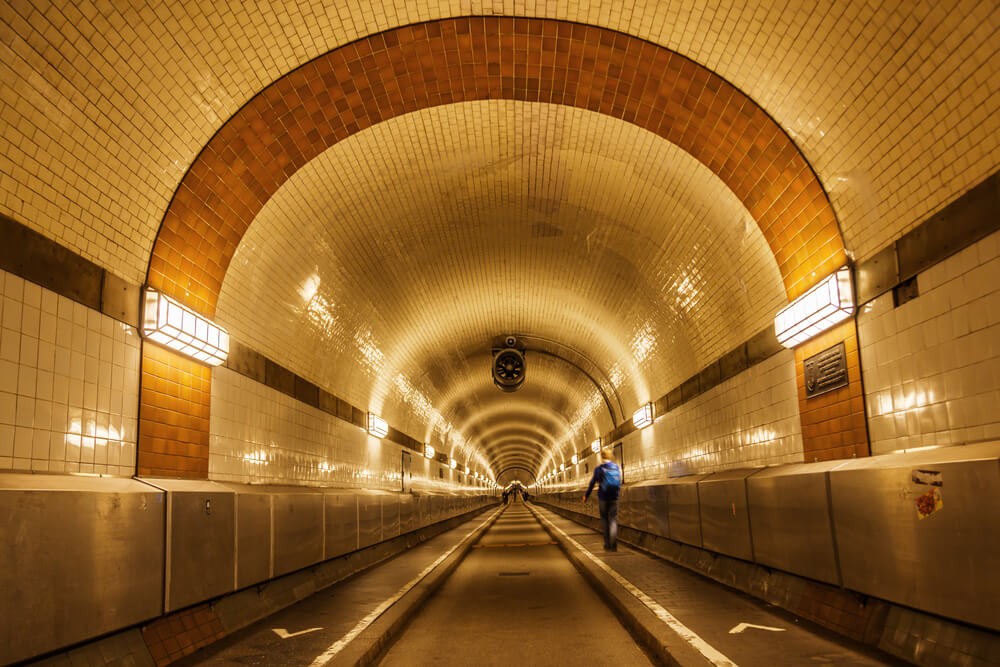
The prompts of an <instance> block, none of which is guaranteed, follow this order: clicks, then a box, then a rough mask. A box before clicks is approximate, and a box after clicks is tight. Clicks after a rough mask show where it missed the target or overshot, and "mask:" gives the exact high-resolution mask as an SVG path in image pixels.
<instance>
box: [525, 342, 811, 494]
mask: <svg viewBox="0 0 1000 667" xmlns="http://www.w3.org/2000/svg"><path fill="white" fill-rule="evenodd" d="M621 442H622V449H623V454H622V458H623V460H624V467H625V471H626V475H627V477H628V479H629V481H630V482H639V481H643V480H647V479H663V478H666V477H678V476H681V475H688V474H693V473H708V472H716V471H719V470H726V469H729V468H743V467H756V466H767V465H775V464H779V463H801V462H802V456H803V447H802V425H801V422H800V420H799V403H798V392H797V389H796V385H795V360H794V356H793V353H792V352H791V351H790V350H786V351H782V352H779V353H778V354H776V355H775V356H773V357H771V358H770V359H767V360H765V361H763V362H761V363H759V364H757V365H755V366H752V367H751V368H749V369H748V370H746V371H744V372H743V373H741V374H740V375H738V376H736V377H734V378H731V379H729V380H726V381H725V382H723V383H722V384H720V385H718V386H716V387H714V388H712V389H711V390H709V391H708V392H706V393H704V394H702V395H700V396H698V397H696V398H694V399H693V400H691V401H688V402H687V403H684V404H683V405H681V406H680V407H679V408H677V409H676V410H672V411H670V412H668V413H667V414H666V415H663V416H660V417H658V418H657V419H656V421H655V422H654V423H653V425H652V426H650V427H647V428H645V429H643V430H641V431H637V432H634V433H631V434H629V435H628V436H626V437H625V438H624V439H622V441H621ZM609 444H610V443H609ZM595 462H596V456H594V455H591V456H589V457H588V458H587V459H584V460H581V461H580V464H579V465H577V466H575V467H573V466H570V468H569V469H568V474H567V475H566V479H565V481H564V482H563V483H562V484H561V485H560V486H564V487H575V486H578V485H579V484H580V483H581V482H583V483H585V482H586V481H587V479H588V478H589V473H588V472H587V471H586V470H585V468H584V464H588V465H589V466H590V470H591V471H592V470H593V468H594V465H595ZM562 463H566V464H567V465H569V464H570V461H569V460H565V461H563V460H559V461H554V462H549V463H547V464H545V466H544V468H543V469H544V470H550V469H552V468H553V466H555V465H561V464H562Z"/></svg>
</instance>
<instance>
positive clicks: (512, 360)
mask: <svg viewBox="0 0 1000 667" xmlns="http://www.w3.org/2000/svg"><path fill="white" fill-rule="evenodd" d="M511 339H512V338H508V339H507V340H511ZM515 342H516V341H515ZM493 384H495V385H496V386H497V387H499V388H500V391H506V392H511V391H517V389H518V388H519V387H520V386H521V385H522V384H524V353H522V352H521V351H520V350H517V349H514V348H512V347H507V348H504V349H502V350H500V351H499V352H497V353H496V354H495V355H494V356H493Z"/></svg>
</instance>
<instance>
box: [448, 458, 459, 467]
mask: <svg viewBox="0 0 1000 667" xmlns="http://www.w3.org/2000/svg"><path fill="white" fill-rule="evenodd" d="M448 467H449V468H451V469H452V470H454V469H455V468H457V467H458V461H456V460H455V459H448Z"/></svg>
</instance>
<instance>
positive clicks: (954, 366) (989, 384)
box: [858, 232, 1000, 454]
mask: <svg viewBox="0 0 1000 667" xmlns="http://www.w3.org/2000/svg"><path fill="white" fill-rule="evenodd" d="M998 250H1000V232H998V233H995V234H993V235H991V236H989V237H987V238H986V239H983V240H982V241H980V242H978V243H976V244H975V245H973V246H970V247H969V248H966V249H965V250H962V251H961V252H959V253H958V254H956V255H954V256H952V257H950V258H948V259H946V260H945V261H943V262H941V263H939V264H937V265H935V266H934V267H932V268H930V269H928V270H927V271H925V272H923V273H921V274H920V275H919V276H918V277H917V284H918V287H919V291H920V296H919V297H917V298H916V299H914V300H912V301H909V302H907V303H905V304H903V305H902V306H900V307H898V308H894V307H893V299H892V294H885V295H883V296H880V297H879V298H877V299H875V300H874V301H872V302H871V303H869V304H867V305H866V306H864V307H863V308H862V309H861V312H860V313H859V316H858V322H859V337H860V344H861V367H862V370H863V372H864V379H865V392H866V401H867V409H868V417H869V431H870V437H871V443H872V453H873V454H884V453H887V452H892V451H897V450H903V449H914V448H919V447H932V446H942V445H954V444H961V443H967V442H976V441H980V440H995V439H997V438H998V437H1000V410H998V409H997V408H998V406H1000V252H998Z"/></svg>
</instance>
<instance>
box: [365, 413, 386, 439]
mask: <svg viewBox="0 0 1000 667" xmlns="http://www.w3.org/2000/svg"><path fill="white" fill-rule="evenodd" d="M368 432H369V433H371V434H372V435H374V436H375V437H376V438H384V437H385V436H387V435H389V424H388V423H387V422H386V421H385V420H384V419H382V418H381V417H379V416H378V415H377V414H375V413H374V412H369V413H368Z"/></svg>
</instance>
